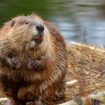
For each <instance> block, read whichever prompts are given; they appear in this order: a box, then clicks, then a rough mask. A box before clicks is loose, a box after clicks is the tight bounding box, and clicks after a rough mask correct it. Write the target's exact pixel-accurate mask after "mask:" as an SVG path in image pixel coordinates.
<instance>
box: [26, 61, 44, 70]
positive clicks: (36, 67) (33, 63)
mask: <svg viewBox="0 0 105 105" xmlns="http://www.w3.org/2000/svg"><path fill="white" fill-rule="evenodd" d="M42 65H43V62H42V60H36V59H30V60H29V63H28V69H32V70H39V69H41V67H42Z"/></svg>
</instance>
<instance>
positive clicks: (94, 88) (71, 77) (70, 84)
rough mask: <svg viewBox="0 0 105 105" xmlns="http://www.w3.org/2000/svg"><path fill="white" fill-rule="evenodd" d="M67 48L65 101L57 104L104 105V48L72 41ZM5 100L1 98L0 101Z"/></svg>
mask: <svg viewBox="0 0 105 105" xmlns="http://www.w3.org/2000/svg"><path fill="white" fill-rule="evenodd" d="M67 50H68V70H67V75H66V91H65V101H64V100H61V101H60V102H57V104H58V103H62V104H60V105H82V104H84V105H99V104H100V105H101V104H102V105H105V49H100V48H96V47H93V46H88V45H83V44H78V43H73V44H70V45H68V46H67ZM2 96H3V95H1V97H2ZM6 100H7V99H6V98H1V100H0V101H1V103H3V102H5V101H6ZM70 100H71V101H70Z"/></svg>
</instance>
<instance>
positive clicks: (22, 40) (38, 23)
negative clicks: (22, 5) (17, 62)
mask: <svg viewBox="0 0 105 105" xmlns="http://www.w3.org/2000/svg"><path fill="white" fill-rule="evenodd" d="M3 28H4V30H5V34H6V36H7V37H9V38H10V39H11V42H13V44H14V45H15V47H20V49H21V48H22V49H23V48H24V49H28V50H29V49H34V48H37V47H39V46H41V45H42V44H44V43H46V42H47V41H48V40H47V39H48V38H47V37H48V34H49V31H48V29H47V28H46V26H45V24H44V21H43V20H42V19H41V18H39V17H38V16H36V15H29V16H18V17H16V18H13V19H12V20H10V21H9V22H7V23H6V24H5V25H4V27H3Z"/></svg>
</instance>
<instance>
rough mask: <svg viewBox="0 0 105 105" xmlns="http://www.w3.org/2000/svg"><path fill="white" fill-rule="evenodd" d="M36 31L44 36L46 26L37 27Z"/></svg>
mask: <svg viewBox="0 0 105 105" xmlns="http://www.w3.org/2000/svg"><path fill="white" fill-rule="evenodd" d="M36 29H37V31H38V33H39V34H42V33H43V31H44V26H43V25H37V26H36Z"/></svg>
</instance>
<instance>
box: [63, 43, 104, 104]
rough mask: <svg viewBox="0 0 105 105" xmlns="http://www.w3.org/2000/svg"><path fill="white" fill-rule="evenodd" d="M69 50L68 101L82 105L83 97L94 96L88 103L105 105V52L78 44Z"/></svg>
mask: <svg viewBox="0 0 105 105" xmlns="http://www.w3.org/2000/svg"><path fill="white" fill-rule="evenodd" d="M67 49H68V56H69V57H68V72H67V76H66V81H67V83H66V85H67V87H66V92H65V94H66V99H68V98H69V100H72V99H73V100H75V101H77V103H80V102H82V100H81V97H87V96H89V95H90V94H92V95H94V96H93V98H92V99H91V97H90V96H89V97H90V99H89V97H88V98H87V99H86V100H87V101H90V100H93V105H97V104H94V103H95V102H96V101H97V102H99V103H103V104H105V50H104V49H99V48H96V47H92V46H88V45H83V44H78V43H74V44H71V45H68V47H67ZM101 93H102V94H101ZM78 98H79V99H78ZM78 100H79V101H78ZM85 103H88V104H86V105H90V104H89V102H85ZM69 105H70V104H69ZM73 105H75V104H73ZM77 105H78V104H77Z"/></svg>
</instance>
